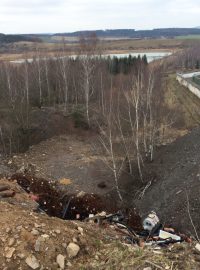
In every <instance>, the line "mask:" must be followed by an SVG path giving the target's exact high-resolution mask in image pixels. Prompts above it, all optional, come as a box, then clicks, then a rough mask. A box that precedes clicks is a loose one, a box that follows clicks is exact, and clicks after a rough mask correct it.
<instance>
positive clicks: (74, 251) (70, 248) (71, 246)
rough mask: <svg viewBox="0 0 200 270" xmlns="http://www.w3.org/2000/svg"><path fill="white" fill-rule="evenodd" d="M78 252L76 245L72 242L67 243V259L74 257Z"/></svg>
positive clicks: (78, 248)
mask: <svg viewBox="0 0 200 270" xmlns="http://www.w3.org/2000/svg"><path fill="white" fill-rule="evenodd" d="M79 250H80V247H79V246H78V245H77V244H75V243H72V242H71V243H69V245H68V246H67V254H68V256H69V258H74V257H76V255H77V254H78V252H79Z"/></svg>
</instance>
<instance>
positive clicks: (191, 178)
mask: <svg viewBox="0 0 200 270" xmlns="http://www.w3.org/2000/svg"><path fill="white" fill-rule="evenodd" d="M199 138H200V128H196V129H194V130H193V131H192V132H191V133H189V134H187V135H185V136H183V137H182V138H179V139H177V140H176V141H175V142H173V143H172V144H170V145H168V146H163V147H161V148H160V149H159V150H158V151H157V153H156V156H155V159H154V161H153V162H152V163H151V164H149V165H148V167H147V170H149V171H151V172H154V174H156V179H155V181H154V182H153V183H152V185H151V186H150V187H149V188H148V189H147V191H146V192H145V196H143V198H142V200H137V201H136V202H135V203H136V205H137V207H138V208H139V209H140V212H141V213H142V214H143V215H145V214H146V213H148V211H150V210H152V209H153V210H155V211H156V212H158V213H160V215H161V216H162V219H163V220H164V221H166V222H167V223H170V224H171V225H172V226H175V227H176V228H179V229H180V230H184V231H187V232H188V233H190V234H192V235H195V232H194V227H193V225H192V221H193V223H194V226H195V228H196V230H197V233H198V234H200V223H199V207H200V200H199V193H200V168H199V163H200V140H199ZM188 210H189V212H190V214H191V219H192V221H191V219H190V218H189V213H188Z"/></svg>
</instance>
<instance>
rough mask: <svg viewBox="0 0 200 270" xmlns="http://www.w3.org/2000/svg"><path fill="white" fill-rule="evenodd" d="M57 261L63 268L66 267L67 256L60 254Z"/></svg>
mask: <svg viewBox="0 0 200 270" xmlns="http://www.w3.org/2000/svg"><path fill="white" fill-rule="evenodd" d="M56 262H57V264H58V265H59V267H60V268H61V269H64V268H65V257H64V256H63V255H61V254H59V255H58V256H57V258H56Z"/></svg>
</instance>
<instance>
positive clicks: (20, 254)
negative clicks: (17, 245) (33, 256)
mask: <svg viewBox="0 0 200 270" xmlns="http://www.w3.org/2000/svg"><path fill="white" fill-rule="evenodd" d="M17 257H19V258H20V259H24V258H25V255H24V254H23V253H19V254H17Z"/></svg>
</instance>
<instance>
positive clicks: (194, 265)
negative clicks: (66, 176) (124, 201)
mask: <svg viewBox="0 0 200 270" xmlns="http://www.w3.org/2000/svg"><path fill="white" fill-rule="evenodd" d="M2 183H3V184H9V185H10V186H11V188H12V190H13V191H14V192H15V196H14V197H9V198H1V199H0V212H1V215H0V254H1V255H0V265H1V268H0V269H2V270H12V269H13V270H14V269H22V270H24V269H52V270H54V269H143V270H144V269H145V270H153V269H188V270H189V269H200V251H198V249H197V248H196V247H195V246H196V243H195V242H193V243H190V244H189V243H183V244H173V245H170V246H168V247H167V248H162V249H161V248H158V247H156V248H152V247H144V246H143V245H141V247H139V246H137V245H131V244H127V243H125V241H124V240H123V237H122V235H121V234H120V233H118V232H117V231H116V230H115V229H114V228H113V226H104V227H100V226H99V225H97V224H95V223H86V222H79V221H65V220H61V219H58V218H53V217H49V216H47V215H46V214H45V213H39V212H38V210H37V203H35V202H34V201H32V199H31V198H30V196H29V195H28V194H26V193H25V192H24V191H23V190H22V189H21V188H20V187H19V186H18V185H17V184H16V183H15V182H12V183H11V182H9V181H6V180H1V184H2Z"/></svg>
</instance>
